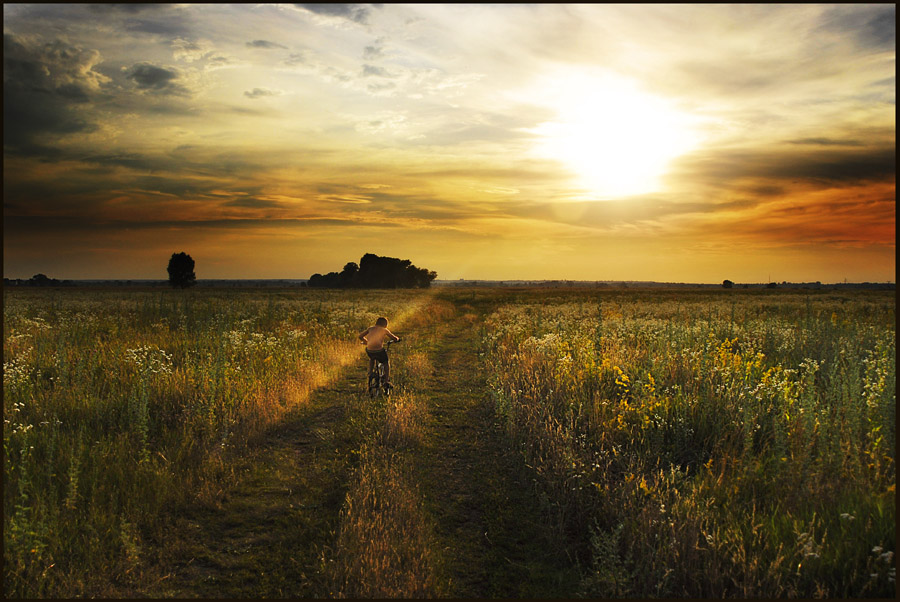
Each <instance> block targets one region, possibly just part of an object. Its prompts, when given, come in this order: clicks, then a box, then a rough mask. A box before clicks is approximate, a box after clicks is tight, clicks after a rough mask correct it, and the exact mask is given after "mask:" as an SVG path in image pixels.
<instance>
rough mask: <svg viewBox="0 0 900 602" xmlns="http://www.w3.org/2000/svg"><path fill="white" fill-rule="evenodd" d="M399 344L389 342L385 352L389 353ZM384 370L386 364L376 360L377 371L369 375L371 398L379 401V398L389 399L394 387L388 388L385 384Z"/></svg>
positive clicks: (386, 344)
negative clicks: (392, 347) (388, 351)
mask: <svg viewBox="0 0 900 602" xmlns="http://www.w3.org/2000/svg"><path fill="white" fill-rule="evenodd" d="M399 342H400V341H388V342H387V343H385V345H384V350H385V351H387V350H388V348H389V347H390V346H391V345H393V344H394V343H399ZM384 370H385V365H384V362H382V361H381V360H380V359H377V358H376V360H375V370H373V371H372V374H370V375H369V397H371V398H372V399H378V397H379V396H384V397H389V396H390V394H391V390H392V389H393V387H392V386H388V383H387V382H385V379H384Z"/></svg>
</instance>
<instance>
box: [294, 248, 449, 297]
mask: <svg viewBox="0 0 900 602" xmlns="http://www.w3.org/2000/svg"><path fill="white" fill-rule="evenodd" d="M435 278H437V272H434V271H429V270H427V269H425V268H418V267H416V266H414V265H413V264H412V262H411V261H410V260H409V259H398V258H396V257H382V256H380V255H375V254H374V253H366V254H365V255H363V256H362V258H361V259H360V260H359V264H357V263H355V262H353V261H351V262H348V263H347V264H346V265H344V269H343V270H342V271H341V272H329V273H328V274H325V275H324V276H323V275H322V274H313V275H312V276H310V278H309V281H308V283H307V285H308V286H312V287H325V288H428V287H429V286H431V281H432V280H434V279H435Z"/></svg>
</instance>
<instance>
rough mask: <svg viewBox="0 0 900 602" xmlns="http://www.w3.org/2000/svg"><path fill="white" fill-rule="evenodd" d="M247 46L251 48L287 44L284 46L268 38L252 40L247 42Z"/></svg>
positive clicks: (274, 46)
mask: <svg viewBox="0 0 900 602" xmlns="http://www.w3.org/2000/svg"><path fill="white" fill-rule="evenodd" d="M247 46H248V47H249V48H267V49H270V48H285V49H286V48H287V46H282V45H281V44H276V43H275V42H270V41H268V40H253V41H252V42H247Z"/></svg>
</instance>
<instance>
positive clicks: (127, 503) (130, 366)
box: [3, 290, 421, 597]
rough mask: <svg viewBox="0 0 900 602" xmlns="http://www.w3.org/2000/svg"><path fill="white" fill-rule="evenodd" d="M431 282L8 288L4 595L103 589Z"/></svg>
mask: <svg viewBox="0 0 900 602" xmlns="http://www.w3.org/2000/svg"><path fill="white" fill-rule="evenodd" d="M420 297H421V295H418V294H415V293H414V294H408V295H404V296H402V297H401V296H398V295H396V294H393V293H370V294H366V295H362V294H358V295H356V296H346V295H339V294H336V293H334V292H329V291H303V292H302V293H300V292H284V291H272V292H264V293H260V292H256V291H231V292H215V291H155V292H137V291H116V290H108V291H96V290H94V291H91V290H78V291H73V290H51V291H37V290H6V291H4V341H3V345H4V347H3V361H4V375H3V376H4V377H3V393H4V430H3V433H4V437H3V444H4V560H5V562H4V594H5V595H7V596H25V597H40V596H71V595H101V596H102V595H105V594H110V593H114V592H116V591H118V590H117V588H121V587H128V586H129V585H130V584H132V583H133V582H134V580H135V578H136V575H137V574H138V573H139V572H140V570H139V569H140V566H141V564H142V562H143V558H144V554H145V548H146V547H147V546H146V545H145V542H148V541H154V540H160V539H162V538H163V537H164V535H163V530H164V529H165V524H166V523H165V521H164V520H163V517H164V516H165V512H164V511H165V510H166V509H167V508H171V507H175V506H178V505H179V504H185V503H190V502H192V501H195V500H201V501H202V500H211V499H213V498H214V497H215V495H216V494H217V492H219V491H221V490H222V488H223V487H224V486H226V484H227V480H228V472H229V471H228V468H229V465H230V463H231V460H232V459H233V458H235V457H239V456H240V455H241V454H243V453H245V451H246V450H247V449H249V447H250V446H252V444H253V441H254V440H255V439H256V438H258V437H259V436H260V435H261V434H262V433H264V431H265V429H266V428H267V427H269V426H271V425H273V424H276V423H277V422H278V421H279V420H281V418H282V417H283V416H284V415H285V414H286V413H287V412H289V411H291V410H292V409H294V408H296V407H297V406H298V405H302V404H303V403H304V402H305V400H306V398H307V397H308V394H309V392H310V391H311V390H314V389H315V388H316V387H317V386H319V385H321V384H322V383H323V382H324V380H325V379H326V377H327V375H328V373H329V372H332V371H333V370H334V369H336V368H340V367H341V366H342V365H345V364H346V363H347V362H348V361H350V360H351V359H353V358H354V357H355V355H354V354H355V353H356V352H358V345H357V343H356V342H355V335H356V333H357V332H359V331H360V330H362V329H364V328H365V327H367V326H368V325H370V324H371V323H373V321H374V319H375V318H376V317H378V316H379V315H382V314H384V315H391V316H393V315H400V314H402V313H403V312H404V311H410V308H412V307H413V306H414V305H415V304H416V303H419V302H420V301H419V300H420Z"/></svg>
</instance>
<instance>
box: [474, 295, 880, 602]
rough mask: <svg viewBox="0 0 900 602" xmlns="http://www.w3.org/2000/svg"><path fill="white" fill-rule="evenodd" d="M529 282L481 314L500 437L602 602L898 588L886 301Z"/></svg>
mask: <svg viewBox="0 0 900 602" xmlns="http://www.w3.org/2000/svg"><path fill="white" fill-rule="evenodd" d="M735 293H736V291H728V292H725V291H715V292H712V291H710V292H707V293H694V294H691V293H685V292H680V293H677V294H673V293H666V292H643V293H641V292H629V293H628V294H617V293H614V292H607V293H601V294H599V295H598V294H597V293H587V292H583V293H574V294H560V295H557V296H556V297H553V296H552V295H550V294H549V293H546V292H543V293H538V294H536V295H534V296H529V295H528V294H522V295H520V296H519V297H517V298H515V299H511V300H510V302H507V303H506V304H505V305H503V306H501V307H499V308H498V309H497V311H496V312H494V313H493V315H491V316H490V318H489V319H488V321H487V324H486V330H485V337H484V338H485V346H486V363H487V368H488V371H489V375H490V376H489V378H490V383H491V388H492V392H493V395H494V398H495V400H496V406H497V411H498V413H499V415H500V416H501V417H502V418H503V420H504V422H505V424H506V426H507V430H508V433H509V435H510V438H511V442H512V443H513V444H514V445H516V446H518V447H519V448H521V450H522V453H523V456H524V460H525V462H526V463H527V464H528V465H530V466H532V467H533V468H534V470H535V472H536V473H537V475H538V476H539V479H538V481H539V483H540V487H541V491H542V493H543V494H544V495H545V496H546V499H547V500H548V506H549V507H551V508H552V509H553V511H554V513H555V516H556V520H557V521H558V524H559V527H560V529H561V530H562V531H563V532H564V533H565V537H566V538H568V540H569V541H571V542H573V544H574V545H575V546H576V548H577V550H578V554H579V558H580V559H581V562H582V563H583V565H584V566H585V569H586V570H585V578H584V582H583V584H582V585H583V593H584V594H586V595H598V596H605V597H612V596H628V595H640V596H701V597H719V596H753V597H771V596H800V597H810V596H891V597H893V595H894V594H895V593H896V585H895V569H894V557H893V553H894V550H895V543H896V542H895V539H894V534H895V457H896V456H895V440H894V432H895V382H896V352H895V331H894V310H895V303H894V298H893V296H892V295H889V294H887V295H886V294H870V293H856V294H852V293H846V294H845V293H841V294H831V293H823V294H812V293H786V292H777V293H776V294H771V293H770V292H766V293H763V294H757V293H756V292H745V293H740V292H737V294H735Z"/></svg>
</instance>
